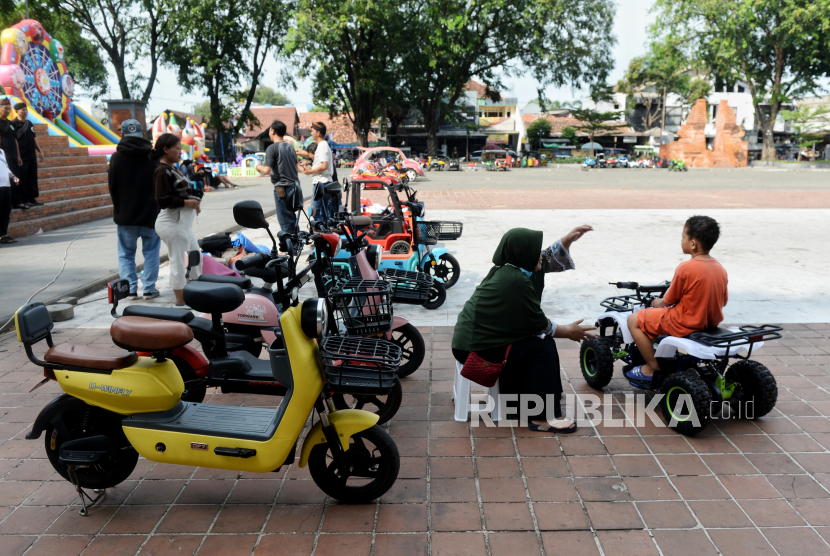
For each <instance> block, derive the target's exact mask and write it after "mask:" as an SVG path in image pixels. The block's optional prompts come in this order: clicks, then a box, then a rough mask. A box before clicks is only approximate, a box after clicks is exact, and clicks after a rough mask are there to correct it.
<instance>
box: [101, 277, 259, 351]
mask: <svg viewBox="0 0 830 556" xmlns="http://www.w3.org/2000/svg"><path fill="white" fill-rule="evenodd" d="M244 301H245V294H244V293H243V292H242V289H241V288H240V287H239V286H236V285H234V284H212V283H210V282H191V283H189V284H188V285H186V286H185V287H184V302H185V303H187V304H188V305H189V306H190V307H191V308H193V309H195V310H196V311H199V312H201V313H210V314H215V313H219V314H222V313H227V312H228V311H233V310H234V309H236V308H237V307H239V306H240V305H242V303H243V302H244ZM119 320H120V319H119ZM116 322H118V321H116ZM144 351H146V350H144Z"/></svg>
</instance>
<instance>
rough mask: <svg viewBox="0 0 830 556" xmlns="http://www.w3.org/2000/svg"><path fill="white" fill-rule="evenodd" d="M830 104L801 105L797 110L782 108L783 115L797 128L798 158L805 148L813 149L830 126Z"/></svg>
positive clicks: (799, 158)
mask: <svg viewBox="0 0 830 556" xmlns="http://www.w3.org/2000/svg"><path fill="white" fill-rule="evenodd" d="M828 116H830V106H799V107H797V108H796V109H795V110H782V111H781V117H782V118H784V120H785V121H788V122H789V123H790V127H792V128H793V129H794V130H795V136H794V137H793V139H795V141H796V143H798V160H799V162H800V161H801V153H802V152H803V150H804V149H812V148H813V146H814V145H815V144H816V143H820V142H821V141H822V139H824V136H825V135H827V132H826V130H827V129H828V128H830V117H828Z"/></svg>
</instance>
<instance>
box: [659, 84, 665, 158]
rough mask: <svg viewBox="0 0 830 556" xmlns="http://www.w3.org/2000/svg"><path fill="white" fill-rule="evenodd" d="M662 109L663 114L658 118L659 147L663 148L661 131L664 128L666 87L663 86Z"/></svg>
mask: <svg viewBox="0 0 830 556" xmlns="http://www.w3.org/2000/svg"><path fill="white" fill-rule="evenodd" d="M661 105H662V109H663V116H662V117H661V118H660V143H659V146H660V149H661V150H662V148H663V132H664V131H665V129H666V88H665V87H663V96H662V102H661Z"/></svg>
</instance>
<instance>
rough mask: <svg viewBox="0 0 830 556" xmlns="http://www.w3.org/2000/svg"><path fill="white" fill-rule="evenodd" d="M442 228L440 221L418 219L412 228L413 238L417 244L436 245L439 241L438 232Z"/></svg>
mask: <svg viewBox="0 0 830 556" xmlns="http://www.w3.org/2000/svg"><path fill="white" fill-rule="evenodd" d="M440 230H441V223H440V222H427V221H426V220H418V221H416V222H415V228H414V229H413V230H412V239H413V240H414V241H415V244H416V245H435V244H436V243H438V233H439V232H440Z"/></svg>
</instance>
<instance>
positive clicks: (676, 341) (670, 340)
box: [654, 326, 764, 359]
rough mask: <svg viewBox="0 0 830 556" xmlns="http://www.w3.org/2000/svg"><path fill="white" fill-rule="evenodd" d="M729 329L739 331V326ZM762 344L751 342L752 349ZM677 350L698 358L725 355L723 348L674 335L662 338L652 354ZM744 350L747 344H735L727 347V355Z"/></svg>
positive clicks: (671, 355) (667, 353)
mask: <svg viewBox="0 0 830 556" xmlns="http://www.w3.org/2000/svg"><path fill="white" fill-rule="evenodd" d="M729 330H731V331H733V332H740V331H741V330H740V329H739V328H736V327H734V326H730V327H729ZM763 345H764V342H755V343H753V344H752V349H753V350H756V349H759V348H760V347H762V346H763ZM677 350H683V351H685V352H686V353H688V354H689V355H691V356H692V357H697V358H698V359H715V358H716V357H723V356H724V355H727V353H726V349H725V348H715V347H711V346H705V345H703V344H699V343H697V342H695V341H694V340H691V339H689V338H676V337H674V336H669V337H667V338H664V339H663V340H662V341H661V342H660V345H659V346H657V351H656V352H655V354H654V355H655V357H674V354H675V353H676V352H677ZM746 351H747V345H742V346H735V347H732V348H729V355H738V354H740V353H745V352H746Z"/></svg>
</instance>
